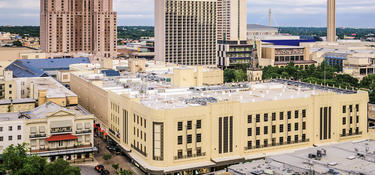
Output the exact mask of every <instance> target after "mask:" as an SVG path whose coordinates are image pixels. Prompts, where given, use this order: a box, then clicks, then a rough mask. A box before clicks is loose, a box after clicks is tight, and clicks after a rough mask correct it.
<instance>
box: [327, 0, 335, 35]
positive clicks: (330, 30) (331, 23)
mask: <svg viewBox="0 0 375 175" xmlns="http://www.w3.org/2000/svg"><path fill="white" fill-rule="evenodd" d="M327 42H336V0H327Z"/></svg>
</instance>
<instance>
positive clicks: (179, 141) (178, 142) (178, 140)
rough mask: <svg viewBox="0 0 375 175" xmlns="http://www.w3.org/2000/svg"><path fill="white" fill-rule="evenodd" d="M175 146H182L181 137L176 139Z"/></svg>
mask: <svg viewBox="0 0 375 175" xmlns="http://www.w3.org/2000/svg"><path fill="white" fill-rule="evenodd" d="M177 144H179V145H182V136H178V137H177Z"/></svg>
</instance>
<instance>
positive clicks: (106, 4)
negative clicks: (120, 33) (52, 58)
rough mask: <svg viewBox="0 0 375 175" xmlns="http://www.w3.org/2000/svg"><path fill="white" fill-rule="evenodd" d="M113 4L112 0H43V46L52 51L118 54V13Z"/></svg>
mask: <svg viewBox="0 0 375 175" xmlns="http://www.w3.org/2000/svg"><path fill="white" fill-rule="evenodd" d="M112 6H113V4H112V0H108V1H105V0H89V1H78V0H73V1H64V0H62V1H60V0H41V1H40V7H41V8H40V9H41V10H40V26H41V27H40V45H41V49H42V50H43V51H44V52H46V53H49V54H69V53H80V52H82V53H88V54H92V55H94V57H95V58H103V57H107V58H112V57H117V50H116V46H117V13H116V12H114V11H113V10H112V8H113V7H112Z"/></svg>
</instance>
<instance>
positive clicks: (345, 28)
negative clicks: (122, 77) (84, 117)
mask: <svg viewBox="0 0 375 175" xmlns="http://www.w3.org/2000/svg"><path fill="white" fill-rule="evenodd" d="M248 24H252V23H248ZM258 25H264V24H258ZM8 26H9V25H0V27H8ZM264 26H268V25H264ZM10 27H39V25H10ZM117 27H155V26H154V25H117ZM271 27H276V28H278V27H293V28H327V27H325V26H271ZM341 28H344V29H375V27H336V29H341Z"/></svg>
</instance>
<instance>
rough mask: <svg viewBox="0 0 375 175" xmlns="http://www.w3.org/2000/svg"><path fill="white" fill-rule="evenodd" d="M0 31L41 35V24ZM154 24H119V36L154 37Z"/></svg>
mask: <svg viewBox="0 0 375 175" xmlns="http://www.w3.org/2000/svg"><path fill="white" fill-rule="evenodd" d="M0 32H10V33H13V34H19V35H20V36H22V37H24V36H31V37H39V26H11V27H8V26H0ZM153 36H154V27H152V26H118V27H117V37H118V38H122V39H132V40H138V39H140V38H141V37H153Z"/></svg>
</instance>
